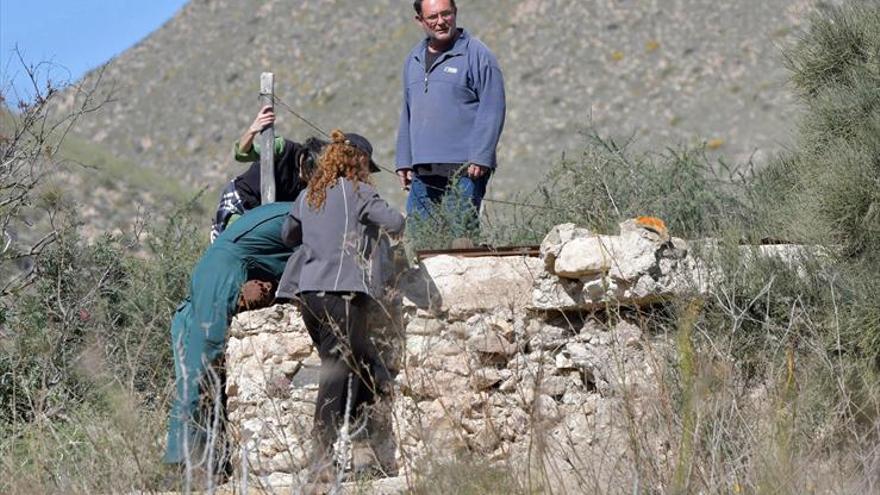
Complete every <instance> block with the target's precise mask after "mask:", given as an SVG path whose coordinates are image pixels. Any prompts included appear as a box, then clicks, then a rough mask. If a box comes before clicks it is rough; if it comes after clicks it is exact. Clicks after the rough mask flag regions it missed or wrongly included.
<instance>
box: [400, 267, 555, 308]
mask: <svg viewBox="0 0 880 495" xmlns="http://www.w3.org/2000/svg"><path fill="white" fill-rule="evenodd" d="M541 271H543V262H542V261H541V260H540V259H537V258H529V257H524V256H523V257H520V256H512V257H498V258H493V257H487V258H456V257H453V256H434V257H431V258H428V259H425V260H424V261H422V263H421V266H420V267H419V268H418V269H415V270H411V271H410V272H408V273H406V274H404V275H403V276H402V277H401V281H400V284H399V289H400V292H401V293H402V294H403V304H404V307H411V308H421V309H424V310H428V311H430V312H431V313H432V314H448V315H449V316H450V317H452V318H453V319H456V318H458V319H460V318H464V317H466V316H468V315H471V314H474V313H476V312H481V311H482V312H492V311H493V310H494V309H496V308H499V307H514V308H519V307H522V306H524V305H525V304H526V303H527V302H528V300H529V295H530V293H531V286H532V281H533V279H534V277H535V276H536V275H537V274H538V273H539V272H541Z"/></svg>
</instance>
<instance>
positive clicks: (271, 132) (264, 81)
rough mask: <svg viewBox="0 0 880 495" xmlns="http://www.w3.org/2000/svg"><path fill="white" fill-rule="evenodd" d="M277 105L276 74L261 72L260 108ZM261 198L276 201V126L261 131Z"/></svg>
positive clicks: (263, 202)
mask: <svg viewBox="0 0 880 495" xmlns="http://www.w3.org/2000/svg"><path fill="white" fill-rule="evenodd" d="M266 105H270V106H272V107H274V106H275V74H272V73H271V72H263V73H262V74H260V108H262V107H264V106H266ZM260 198H261V201H262V204H264V205H265V204H269V203H274V202H275V126H269V127H267V128H265V129H263V131H262V132H261V133H260Z"/></svg>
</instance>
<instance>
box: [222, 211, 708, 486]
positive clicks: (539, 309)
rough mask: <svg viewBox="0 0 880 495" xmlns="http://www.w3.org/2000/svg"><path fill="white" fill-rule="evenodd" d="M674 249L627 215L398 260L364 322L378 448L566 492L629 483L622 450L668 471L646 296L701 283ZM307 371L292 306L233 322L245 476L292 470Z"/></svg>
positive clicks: (233, 371)
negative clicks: (385, 367) (466, 462)
mask: <svg viewBox="0 0 880 495" xmlns="http://www.w3.org/2000/svg"><path fill="white" fill-rule="evenodd" d="M688 251H689V248H688V245H687V243H686V242H684V241H683V240H681V239H674V238H669V237H668V235H666V233H665V231H663V230H662V229H655V228H648V227H644V226H640V225H638V224H636V223H634V222H628V223H626V224H623V225H622V226H621V235H620V236H598V235H594V234H592V233H590V232H588V231H586V230H584V229H578V228H576V227H574V226H573V225H563V226H559V227H557V228H555V229H554V230H553V232H551V233H550V234H549V235H548V237H547V239H546V240H545V242H544V244H543V245H542V249H541V252H542V257H541V258H528V257H503V258H502V257H495V258H493V257H489V258H455V257H451V256H437V257H433V258H429V259H426V260H424V261H423V262H422V263H420V264H419V266H417V267H415V268H412V269H410V270H407V271H405V272H404V273H403V274H402V276H401V277H400V279H399V280H398V281H397V283H396V289H397V290H396V291H394V292H393V294H392V295H393V297H392V298H391V302H387V303H385V305H384V307H383V308H382V309H383V311H380V312H378V313H377V316H376V317H374V318H373V320H374V322H373V328H374V329H375V334H376V338H377V340H380V341H382V342H383V343H384V344H385V345H384V349H385V355H386V358H387V360H388V363H389V364H390V365H391V366H392V367H393V368H394V369H395V370H396V371H397V377H396V386H395V391H394V394H393V402H392V404H391V408H390V411H389V416H390V418H386V421H387V422H388V423H386V425H385V426H386V427H387V428H388V429H387V442H386V444H387V445H389V446H390V449H388V451H387V452H385V454H383V455H386V456H394V457H395V458H396V461H397V464H398V465H399V466H400V468H401V469H402V470H403V472H405V473H412V472H414V471H423V470H425V469H430V468H431V466H432V465H436V464H437V463H442V462H445V460H449V459H453V458H459V459H460V458H462V456H470V458H476V459H480V460H482V461H485V462H488V463H502V464H509V465H510V466H511V468H512V471H511V472H515V473H522V474H523V475H524V476H525V475H529V474H530V473H538V474H539V475H540V476H538V478H540V479H544V480H545V481H548V482H552V483H554V484H559V483H562V484H565V485H567V486H568V487H569V488H570V489H572V490H573V491H575V492H581V491H583V490H584V487H585V486H589V485H590V484H595V486H596V487H597V488H596V489H597V490H599V487H602V491H607V488H608V487H609V486H618V485H619V486H620V487H621V488H622V491H626V490H623V488H624V487H629V488H628V489H629V490H630V491H631V487H632V486H633V485H632V484H631V483H629V481H631V480H635V479H637V478H638V474H637V473H636V472H635V471H634V469H635V468H634V467H633V466H634V465H635V463H634V462H633V460H634V459H633V456H635V455H642V456H645V455H646V456H647V457H649V458H650V462H651V463H653V464H654V469H658V470H665V469H668V466H667V465H666V462H667V459H668V458H669V453H670V452H669V448H670V447H669V443H668V441H667V440H666V439H665V436H664V434H663V431H664V425H663V424H661V421H660V420H659V419H658V418H659V417H660V415H659V414H658V409H659V408H661V407H668V405H666V406H664V405H663V404H661V403H660V402H659V401H658V393H657V387H658V385H659V383H660V375H659V374H660V373H663V372H664V363H663V362H660V361H661V360H662V358H658V357H657V356H662V355H664V353H663V352H657V351H658V350H661V349H664V348H665V347H666V346H667V345H668V344H667V341H666V339H665V338H663V337H662V336H658V335H657V334H656V333H654V332H652V328H653V318H654V314H653V312H652V310H651V308H650V307H649V305H651V304H654V303H657V302H658V301H663V300H667V299H669V298H671V297H677V296H681V295H684V294H686V293H688V292H700V291H701V290H705V286H706V282H705V281H706V280H709V279H711V277H710V276H709V274H708V273H707V272H706V270H705V269H704V268H703V267H702V265H701V264H700V263H699V262H697V261H696V260H695V259H694V257H693V256H691V255H690V253H689V252H688ZM318 367H319V359H318V358H317V355H316V354H315V353H314V352H313V350H312V349H311V345H310V339H309V337H308V334H307V332H306V330H305V328H304V326H303V323H302V319H301V318H300V316H299V314H298V313H297V310H296V309H295V308H294V307H293V306H289V305H287V306H275V307H272V308H268V309H264V310H260V311H255V312H251V313H246V314H242V315H239V316H238V317H237V318H236V319H235V321H234V322H233V325H232V328H231V330H230V337H229V343H228V349H227V368H228V401H229V402H228V409H229V420H230V423H231V430H232V431H233V436H234V437H235V438H236V440H237V442H238V443H239V445H240V446H241V451H240V452H242V453H243V455H244V456H245V457H246V460H247V465H248V467H249V470H250V471H251V472H252V473H253V474H255V475H257V476H261V477H264V478H266V479H268V480H270V482H274V483H278V482H279V480H286V482H288V483H296V482H297V481H296V480H297V477H300V479H301V476H302V474H303V473H302V469H303V466H304V463H305V459H306V456H307V454H308V452H309V436H310V435H309V432H310V428H311V422H312V415H313V412H314V397H315V393H316V389H317V375H318ZM635 426H637V427H638V428H635ZM636 431H638V432H639V433H638V435H635V434H634V432H636ZM377 454H379V452H377ZM474 456H475V457H474ZM240 464H241V462H240V460H239V462H237V465H240ZM410 479H411V478H410ZM587 491H590V490H589V489H587Z"/></svg>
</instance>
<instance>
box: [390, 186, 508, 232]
mask: <svg viewBox="0 0 880 495" xmlns="http://www.w3.org/2000/svg"><path fill="white" fill-rule="evenodd" d="M461 172H462V174H461V175H458V174H454V175H453V176H451V177H445V176H442V175H417V174H415V173H414V174H413V180H412V183H411V184H410V190H409V198H408V199H407V201H406V212H407V215H409V216H416V217H418V218H421V219H433V220H435V221H437V222H439V223H441V224H444V225H441V227H443V226H445V227H448V228H450V230H451V233H452V234H453V235H454V236H455V237H466V236H467V234H468V233H469V232H474V231H476V230H478V229H479V226H480V219H479V215H480V205H481V204H482V202H483V196H485V194H486V186H487V185H488V184H489V178H490V177H491V175H492V173H491V171H489V173H486V174H485V175H483V176H482V177H480V178H479V179H471V178H470V177H468V176H467V172H466V170H462V171H461Z"/></svg>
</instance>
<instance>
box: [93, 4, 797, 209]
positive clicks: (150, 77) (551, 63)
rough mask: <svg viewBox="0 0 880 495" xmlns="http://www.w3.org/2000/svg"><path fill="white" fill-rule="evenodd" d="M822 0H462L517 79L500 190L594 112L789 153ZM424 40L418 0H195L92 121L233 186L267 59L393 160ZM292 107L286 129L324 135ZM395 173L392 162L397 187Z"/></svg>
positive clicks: (338, 122) (651, 131)
mask: <svg viewBox="0 0 880 495" xmlns="http://www.w3.org/2000/svg"><path fill="white" fill-rule="evenodd" d="M810 4H811V2H810V1H808V0H743V1H737V2H715V1H709V0H663V1H660V0H584V1H578V2H571V1H562V0H523V1H519V2H508V1H502V0H480V1H479V2H476V1H467V0H461V1H459V17H458V22H459V25H460V26H462V27H465V28H466V29H468V30H469V31H470V32H471V33H472V34H474V35H476V36H477V37H479V38H481V39H482V40H483V41H485V42H486V44H487V45H488V46H489V47H490V48H492V50H493V51H494V52H495V54H496V55H497V57H498V59H499V62H500V64H501V66H502V69H503V71H504V75H505V80H506V86H507V94H508V116H507V124H506V128H505V132H504V135H503V137H502V143H501V147H500V156H499V163H500V170H499V172H498V174H497V176H496V178H495V179H494V180H493V184H492V186H491V188H490V191H489V195H490V196H492V197H496V198H498V197H505V196H508V195H509V194H510V193H511V192H513V191H517V190H523V189H527V188H528V187H529V186H530V185H531V184H534V182H535V181H536V180H537V179H539V177H540V175H541V173H542V172H543V171H544V170H546V169H547V168H548V167H550V166H551V165H552V164H553V163H554V162H556V161H557V160H558V159H559V157H560V156H561V154H562V153H563V152H565V151H568V152H569V153H572V152H576V151H577V150H578V146H579V143H580V142H581V140H582V136H581V135H580V131H582V130H583V129H585V128H586V127H588V126H590V125H593V126H595V127H597V128H598V129H599V131H600V132H602V133H603V134H610V135H615V136H634V137H635V138H636V139H637V142H638V143H639V144H640V145H641V146H644V147H657V146H661V147H665V146H668V145H672V144H675V143H677V142H681V141H686V142H704V141H705V142H708V141H711V143H712V146H711V147H712V148H713V149H715V148H717V153H723V154H724V155H725V156H727V157H729V158H731V159H733V160H737V161H743V160H745V159H747V158H748V157H749V156H751V155H752V154H754V153H756V152H757V155H758V157H759V159H760V157H762V156H766V154H767V153H772V152H775V151H778V150H779V149H781V147H782V146H784V144H785V143H786V142H788V141H789V139H790V138H789V136H790V134H791V122H792V121H793V117H794V115H795V110H794V109H793V108H792V106H791V102H792V101H791V98H790V96H789V94H788V92H787V91H786V88H785V79H786V72H785V70H784V69H783V68H782V63H781V55H780V51H779V48H778V45H779V44H780V43H781V42H783V41H785V40H786V39H787V38H788V37H790V36H791V33H792V32H793V31H794V29H796V27H797V26H798V25H799V24H800V23H801V22H804V21H805V13H806V12H808V5H810ZM420 36H421V33H420V31H419V29H418V27H417V26H416V25H415V23H413V22H412V10H411V8H410V3H409V2H401V1H391V0H370V1H367V2H365V1H363V0H335V1H331V0H302V1H293V0H265V1H257V0H235V1H233V0H193V1H192V2H190V3H189V4H188V5H187V6H186V7H184V8H183V9H182V10H181V12H179V13H178V14H177V15H176V16H175V17H174V18H173V19H172V20H171V21H169V22H168V23H167V24H166V25H165V26H163V27H162V28H161V29H159V30H157V31H156V32H155V33H153V34H152V35H151V36H149V37H148V38H146V39H145V40H143V41H142V42H141V43H139V44H138V45H136V46H135V47H133V48H131V49H130V50H128V51H126V52H125V53H123V54H122V55H120V56H119V57H118V58H117V59H115V60H114V61H112V62H111V63H110V64H109V66H108V67H107V71H106V73H105V75H104V77H105V79H106V80H108V81H112V82H113V83H114V84H115V90H116V102H115V103H113V104H111V105H108V106H107V107H106V108H105V109H104V110H103V111H102V112H101V113H100V114H98V115H97V116H96V117H95V118H92V119H90V120H89V121H88V122H85V123H84V126H83V127H81V129H80V133H81V135H83V136H89V139H91V140H92V141H94V142H96V143H99V144H100V145H101V146H103V147H105V148H106V149H108V150H109V151H110V152H112V153H113V154H115V155H117V156H119V157H121V158H124V159H125V160H128V161H130V162H133V163H136V164H138V166H141V167H149V168H152V169H155V170H157V171H160V172H161V173H162V174H168V175H170V176H171V177H177V178H180V179H181V180H185V181H186V184H187V185H188V186H191V187H192V188H199V187H209V188H210V189H211V190H212V191H216V190H219V189H220V188H221V187H222V184H223V182H224V181H225V179H226V178H227V177H230V176H232V175H233V174H234V173H236V172H237V171H238V170H241V167H238V166H237V165H235V164H234V163H233V162H232V161H231V159H230V152H229V149H230V146H231V143H232V141H233V140H234V139H235V138H236V136H237V135H238V134H239V133H240V132H241V130H242V129H243V128H244V127H245V126H246V125H247V124H248V123H249V122H250V120H251V118H252V116H253V114H254V113H255V112H256V110H257V108H258V99H257V93H258V90H259V75H260V72H261V71H272V72H274V73H275V77H276V93H277V94H278V95H279V97H280V98H281V99H282V100H283V101H284V102H285V103H287V104H289V105H290V106H291V107H292V108H294V109H295V110H296V111H297V112H299V113H301V114H302V115H304V116H307V118H309V119H310V120H312V121H314V122H315V123H317V124H318V125H319V126H322V127H323V128H324V129H326V130H329V129H330V128H333V127H340V128H342V129H344V130H352V131H356V132H360V133H363V134H365V135H366V136H368V137H369V138H370V139H371V140H372V141H373V143H374V145H375V148H376V150H377V158H378V161H379V162H380V163H382V164H384V165H386V166H393V146H394V140H395V136H396V127H397V118H398V111H399V105H400V80H399V79H400V67H401V63H402V59H403V57H404V56H405V55H406V53H407V52H408V50H409V49H410V48H411V46H412V45H413V44H414V43H416V42H417V41H418V40H419V38H420ZM87 77H94V75H91V76H87ZM278 113H279V122H278V124H277V128H278V132H280V133H282V134H284V135H287V136H291V137H293V138H295V139H303V138H305V137H306V136H308V135H311V134H314V131H312V130H311V129H310V128H309V127H308V126H306V125H305V124H303V123H302V122H300V121H298V120H297V119H296V118H294V117H293V116H292V115H290V114H289V113H288V112H286V111H284V110H279V112H278ZM393 182H394V181H393V178H392V177H391V176H390V174H382V177H381V180H380V183H381V184H382V185H384V187H386V188H387V189H388V190H389V191H392V190H393ZM391 199H392V200H393V201H395V202H398V203H399V202H401V201H402V199H403V196H402V193H398V192H394V193H393V194H392V198H391Z"/></svg>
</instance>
